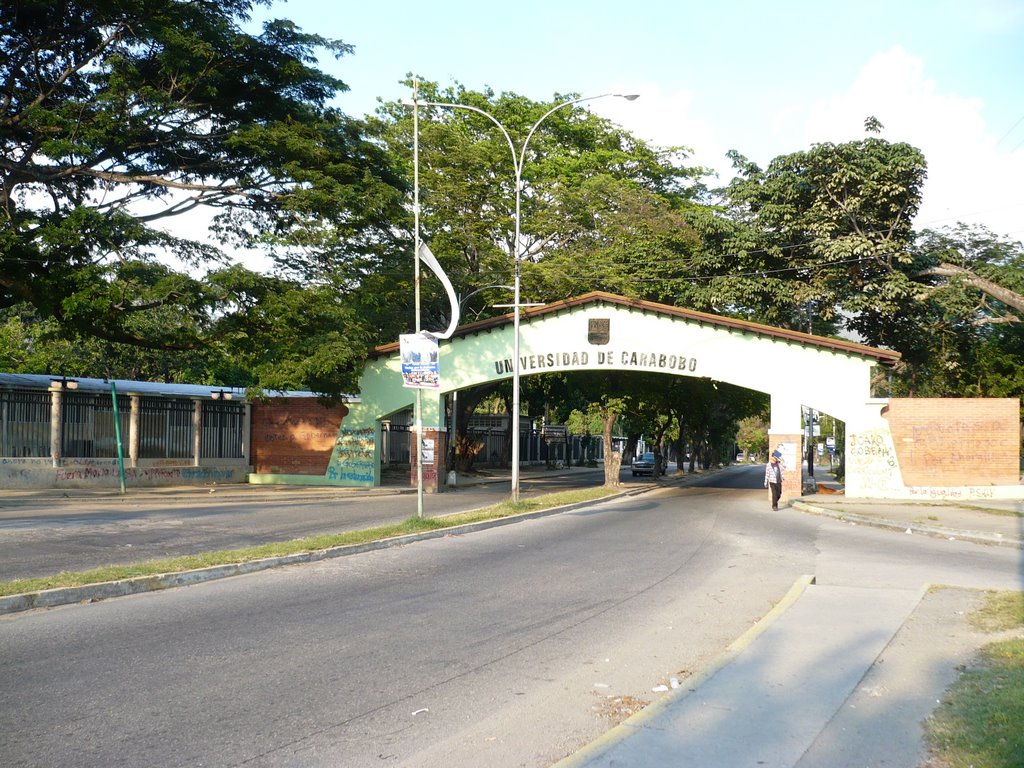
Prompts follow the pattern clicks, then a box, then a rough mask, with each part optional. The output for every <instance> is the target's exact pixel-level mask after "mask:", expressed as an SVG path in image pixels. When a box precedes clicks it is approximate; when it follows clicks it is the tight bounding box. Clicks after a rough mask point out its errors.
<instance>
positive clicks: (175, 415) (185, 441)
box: [122, 397, 195, 459]
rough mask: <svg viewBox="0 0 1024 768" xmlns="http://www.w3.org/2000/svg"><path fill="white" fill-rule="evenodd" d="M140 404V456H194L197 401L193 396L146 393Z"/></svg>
mask: <svg viewBox="0 0 1024 768" xmlns="http://www.w3.org/2000/svg"><path fill="white" fill-rule="evenodd" d="M139 406H140V407H139V458H140V459H189V458H192V455H193V453H194V450H195V426H194V424H193V418H194V415H195V405H194V404H193V403H192V401H191V400H164V399H161V398H155V397H143V398H141V401H140V403H139ZM122 434H127V433H125V432H123V431H122Z"/></svg>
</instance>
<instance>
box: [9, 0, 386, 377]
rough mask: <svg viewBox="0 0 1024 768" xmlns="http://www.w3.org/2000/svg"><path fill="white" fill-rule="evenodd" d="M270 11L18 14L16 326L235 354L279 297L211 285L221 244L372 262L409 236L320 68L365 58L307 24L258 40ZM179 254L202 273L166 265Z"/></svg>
mask: <svg viewBox="0 0 1024 768" xmlns="http://www.w3.org/2000/svg"><path fill="white" fill-rule="evenodd" d="M253 7H254V3H253V2H250V1H249V0H219V1H218V2H179V1H178V0H106V1H104V2H83V1H80V0H18V1H17V2H15V3H9V4H7V5H6V6H5V10H4V13H3V15H2V16H0V51H2V52H3V56H2V59H0V103H2V110H0V309H5V308H12V307H15V306H17V305H19V304H27V305H30V306H31V307H33V308H34V309H35V311H36V312H38V313H39V315H40V316H41V317H42V318H44V319H52V320H54V321H55V322H56V323H57V324H58V325H59V327H60V328H61V329H63V330H64V331H65V332H66V333H67V334H69V335H76V334H78V335H82V336H85V337H89V338H96V339H103V340H106V341H109V342H114V343H124V344H130V345H136V346H142V347H150V348H154V349H190V348H196V347H198V346H201V345H203V344H206V343H210V342H212V341H214V340H219V341H220V342H222V343H223V341H224V339H225V338H226V336H227V335H229V334H230V333H231V332H232V330H233V329H234V326H235V325H237V324H238V323H244V322H246V320H245V319H244V318H241V317H240V316H239V315H240V313H242V314H244V313H245V312H246V311H247V308H248V306H250V305H251V303H252V300H253V295H251V294H246V293H245V291H246V289H247V288H248V287H250V286H252V285H254V284H256V283H259V282H260V280H259V279H255V278H254V279H253V280H250V281H248V284H247V283H246V281H244V280H242V281H240V280H237V279H234V278H233V277H232V274H235V273H233V272H228V273H226V274H225V275H223V276H221V277H215V278H213V279H206V278H205V277H204V276H203V274H202V271H203V270H208V269H211V268H212V269H216V268H218V267H219V266H221V265H223V264H225V263H226V258H225V256H224V254H223V253H221V252H220V251H219V250H218V249H217V248H216V247H215V246H214V245H212V244H211V240H210V237H209V235H211V234H212V235H213V236H214V237H216V238H219V240H220V241H221V242H226V243H229V244H231V245H239V244H245V245H259V244H261V243H269V244H272V245H274V246H276V247H278V248H280V247H281V246H282V245H283V244H289V243H291V242H293V241H294V240H296V239H300V240H301V237H302V233H304V232H308V231H309V230H310V229H312V228H319V229H320V230H323V229H330V230H332V231H334V232H335V233H336V234H335V239H336V240H337V241H343V242H344V243H345V248H346V249H347V251H348V252H349V253H350V254H352V255H353V258H356V257H363V256H365V254H366V253H367V252H369V251H371V250H373V249H374V248H376V247H378V243H380V242H381V241H385V240H389V239H390V238H391V232H392V226H391V222H392V219H393V218H394V213H395V211H396V210H397V208H398V205H399V204H400V202H401V195H402V189H401V186H402V185H401V180H400V178H399V177H398V176H396V175H395V174H394V173H393V171H392V169H391V167H390V165H389V161H388V157H387V156H386V154H385V153H383V152H382V151H381V149H380V148H379V147H378V146H377V145H375V144H374V143H372V142H370V141H367V140H366V139H365V138H364V137H363V135H362V132H361V125H360V124H359V123H358V122H357V121H353V120H351V119H349V118H347V117H346V116H345V115H343V114H341V113H340V112H339V111H338V110H336V109H335V108H333V107H331V106H330V100H331V99H332V98H333V96H334V95H335V94H337V93H338V92H339V91H342V90H345V85H344V83H343V82H341V81H340V80H338V79H336V78H334V77H331V76H328V75H326V74H325V73H323V72H322V71H320V70H319V69H317V68H316V66H315V63H316V54H317V53H318V52H327V53H329V54H331V55H334V56H342V55H343V54H346V53H348V52H349V51H350V48H349V47H348V46H347V45H345V44H344V43H342V42H340V41H336V40H329V39H326V38H323V37H320V36H318V35H311V34H307V33H303V32H301V31H300V30H299V29H297V28H296V27H295V26H294V25H293V24H292V23H291V22H288V21H270V22H267V23H265V24H264V25H263V29H262V32H261V33H260V34H258V35H253V34H249V33H247V32H245V31H243V29H242V26H241V25H242V24H243V23H244V22H247V21H249V19H250V13H251V11H252V9H253ZM200 208H203V209H208V210H210V211H211V212H212V213H213V214H214V217H213V219H212V221H213V224H212V226H211V227H210V230H209V232H206V231H204V232H201V233H198V234H197V235H195V236H185V235H181V234H178V235H174V234H170V233H169V231H168V230H166V229H162V228H161V224H162V223H163V222H166V221H168V220H170V219H172V218H174V217H179V216H181V215H182V214H185V213H189V212H195V211H197V210H198V209H200ZM168 254H169V255H172V256H173V257H174V258H175V259H176V260H177V261H179V262H182V263H184V264H185V269H184V270H182V271H176V270H174V269H172V268H170V267H168V266H165V263H162V262H161V257H166V256H167V255H168ZM287 255H288V258H289V261H288V266H289V267H293V266H294V264H293V261H292V260H293V258H294V254H293V253H288V254H287ZM166 261H167V260H166V258H164V262H166ZM277 287H278V288H282V286H281V285H280V284H278V286H277ZM267 288H268V286H267V284H266V283H264V284H262V286H261V289H260V290H261V291H263V290H265V289H267ZM289 290H290V289H289ZM263 295H265V294H263ZM339 295H340V292H339V293H338V294H336V295H335V296H334V297H333V298H332V299H331V300H332V301H337V300H338V297H339ZM279 309H281V310H282V311H285V310H286V309H287V307H286V306H285V305H284V303H281V304H280V305H279ZM292 317H293V320H294V324H295V326H297V327H301V326H303V324H304V323H305V322H306V319H305V317H304V316H303V314H302V313H299V314H293V316H292ZM146 318H159V320H155V319H146ZM354 319H355V318H349V320H350V321H351V320H354ZM225 326H226V328H225ZM314 333H316V331H314ZM359 335H361V334H354V336H359ZM358 341H359V340H358V339H357V338H354V339H353V344H354V345H355V346H356V349H357V351H358V350H359V347H358ZM344 357H347V358H349V359H350V361H351V359H353V358H354V356H352V355H345V356H344ZM289 359H290V362H294V358H293V357H292V356H289ZM257 362H259V361H257ZM260 364H261V365H264V366H271V367H272V362H271V361H270V360H269V359H263V360H262V362H261V363H260ZM311 365H312V367H314V368H322V366H321V365H320V364H318V363H315V362H313V363H311ZM279 373H280V372H279ZM276 378H281V376H280V375H278V376H276ZM285 378H287V377H285ZM347 378H348V380H349V383H350V382H351V380H352V377H351V375H349V376H348V377H347ZM320 383H321V384H323V383H325V382H320ZM344 383H345V382H342V381H334V382H329V383H328V387H327V388H328V390H331V391H338V390H339V387H340V386H341V385H342V384H344Z"/></svg>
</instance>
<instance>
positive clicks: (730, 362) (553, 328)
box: [325, 293, 899, 485]
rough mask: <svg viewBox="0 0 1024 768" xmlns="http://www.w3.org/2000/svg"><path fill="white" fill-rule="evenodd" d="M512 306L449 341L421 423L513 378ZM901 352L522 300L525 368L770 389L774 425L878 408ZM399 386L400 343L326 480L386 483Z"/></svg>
mask: <svg viewBox="0 0 1024 768" xmlns="http://www.w3.org/2000/svg"><path fill="white" fill-rule="evenodd" d="M514 341H515V339H514V322H513V318H512V316H511V315H505V316H502V317H499V318H493V319H489V320H484V321H480V322H477V323H471V324H469V325H465V326H461V327H460V328H458V329H457V330H456V332H455V334H454V335H453V338H452V339H449V340H447V341H443V342H441V345H440V350H439V366H440V374H441V386H440V388H439V389H437V390H421V391H420V392H421V395H420V396H421V399H422V403H421V407H420V413H421V415H422V418H421V420H422V426H423V428H424V429H427V430H443V429H444V428H445V424H444V408H443V397H444V395H446V394H448V393H451V392H454V391H458V390H461V389H465V388H467V387H473V386H478V385H481V384H485V383H488V382H492V381H496V380H504V379H510V378H512V376H513V369H514V365H513V362H512V360H513V355H512V351H513V349H514ZM898 359H899V355H898V354H897V353H894V352H890V351H887V350H880V349H876V348H873V347H867V346H864V345H860V344H855V343H853V342H848V341H843V340H838V339H832V338H825V337H820V336H813V335H810V334H804V333H799V332H796V331H791V330H787V329H780V328H773V327H771V326H766V325H760V324H757V323H750V322H746V321H742V320H736V319H733V318H726V317H721V316H718V315H711V314H706V313H700V312H693V311H690V310H683V309H679V308H676V307H670V306H666V305H661V304H654V303H651V302H642V301H636V300H630V299H626V298H623V297H621V296H615V295H612V294H605V293H591V294H587V295H586V296H581V297H578V298H575V299H570V300H566V301H562V302H558V303H555V304H549V305H546V306H544V307H540V308H535V309H529V310H524V311H523V313H522V315H521V320H520V376H521V377H525V376H531V375H534V374H538V373H550V372H560V371H561V372H564V371H583V370H617V371H637V372H641V371H643V372H658V373H666V374H674V375H680V376H694V377H700V378H708V379H712V380H715V381H722V382H728V383H730V384H735V385H737V386H741V387H746V388H748V389H753V390H757V391H760V392H766V393H768V394H769V395H771V402H772V425H771V431H772V432H774V433H779V434H799V432H800V428H799V425H800V406H801V405H805V406H811V407H813V408H815V409H816V410H820V411H824V412H827V413H829V414H831V415H833V416H835V417H836V418H839V419H841V420H844V421H847V422H848V423H853V424H858V423H860V422H861V421H865V420H870V419H871V418H872V407H874V412H875V413H877V404H876V403H873V402H872V401H871V398H870V385H871V376H872V370H873V368H874V367H875V366H877V365H879V364H881V365H890V366H891V365H893V364H894V363H895V362H896V361H898ZM416 397H417V395H416V390H413V389H409V388H406V387H404V386H403V382H402V375H401V361H400V359H399V350H398V345H397V344H389V345H386V346H383V347H380V348H378V349H377V350H376V352H375V357H374V358H373V359H371V360H370V361H368V363H367V365H366V368H365V370H364V372H363V375H362V377H361V379H360V396H359V398H358V400H353V401H352V402H350V403H348V408H349V414H348V416H347V417H346V419H345V423H344V425H343V428H342V432H341V434H340V435H339V438H338V442H337V445H336V447H335V451H334V454H333V455H332V457H331V461H330V465H329V467H328V472H327V477H326V478H325V479H326V481H328V482H332V483H337V484H340V485H375V484H379V482H380V456H379V446H380V444H381V440H380V420H381V419H382V418H386V417H387V416H388V415H390V414H393V413H397V412H400V411H403V410H407V409H409V408H410V407H413V405H414V403H415V401H416Z"/></svg>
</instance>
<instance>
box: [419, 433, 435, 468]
mask: <svg viewBox="0 0 1024 768" xmlns="http://www.w3.org/2000/svg"><path fill="white" fill-rule="evenodd" d="M420 451H422V453H421V455H422V456H423V463H424V464H433V463H434V441H433V439H431V438H429V437H424V438H423V440H422V442H420Z"/></svg>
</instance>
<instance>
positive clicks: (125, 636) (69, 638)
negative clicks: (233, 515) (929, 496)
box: [0, 488, 1020, 768]
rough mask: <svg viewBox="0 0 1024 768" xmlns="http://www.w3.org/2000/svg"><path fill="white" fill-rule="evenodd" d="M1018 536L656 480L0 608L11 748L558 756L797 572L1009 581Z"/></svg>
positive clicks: (261, 758) (914, 583) (453, 763)
mask: <svg viewBox="0 0 1024 768" xmlns="http://www.w3.org/2000/svg"><path fill="white" fill-rule="evenodd" d="M1019 558H1020V553H1019V552H1018V551H1015V550H1009V549H1004V548H990V547H979V546H976V545H971V544H966V543H963V542H950V541H945V540H936V539H925V538H922V537H905V536H901V535H899V534H893V533H891V532H886V531H879V530H875V529H868V528H860V527H851V526H848V525H843V524H841V523H839V522H837V521H834V520H830V519H823V518H817V517H808V516H804V515H801V514H799V513H796V512H793V511H784V512H781V513H771V512H766V511H764V499H763V497H762V492H761V491H760V490H758V491H746V490H730V489H722V488H687V489H678V488H669V489H662V490H657V491H653V492H652V493H650V494H646V495H643V496H639V497H630V498H625V499H620V500H618V501H615V502H610V503H601V504H595V505H593V506H592V507H588V508H587V509H581V510H576V511H573V512H569V513H564V514H560V515H555V516H551V517H546V518H541V519H536V520H531V521H526V522H522V523H518V524H515V525H511V526H505V527H502V528H495V529H491V530H487V531H481V532H477V533H473V534H470V535H465V536H451V537H446V538H442V539H434V540H430V541H424V542H420V543H416V544H413V545H410V546H406V547H401V548H395V549H390V550H382V551H375V552H369V553H364V554H361V555H355V556H351V557H347V558H341V559H337V560H330V561H323V562H319V563H316V564H313V565H305V566H300V567H291V568H282V569H278V570H274V571H269V572H263V573H260V574H254V575H251V576H244V577H237V578H232V579H225V580H222V581H217V582H209V583H206V584H201V585H196V586H193V587H188V588H183V589H176V590H170V591H166V592H160V593H150V594H144V595H137V596H134V597H129V598H123V599H117V600H110V601H104V602H100V603H96V604H91V605H78V606H66V607H63V608H58V609H52V610H46V611H33V612H28V613H24V614H14V615H11V616H8V617H5V618H3V619H0V659H2V662H0V690H2V691H3V692H4V696H3V697H2V699H0V762H2V763H3V764H4V765H5V766H52V765H75V766H82V767H83V768H87V767H88V766H109V765H119V766H152V767H154V768H157V767H159V766H198V765H213V766H241V765H246V766H274V767H277V766H304V767H309V766H335V767H337V766H368V765H401V766H439V765H444V766H450V767H451V768H463V767H466V768H468V767H469V766H473V768H477V767H478V766H481V765H487V766H489V767H494V768H501V767H502V766H549V765H551V764H552V763H553V762H555V761H556V760H558V759H559V758H561V757H563V756H565V755H567V754H570V753H571V752H573V751H575V750H576V749H578V748H580V747H582V746H583V745H584V744H586V743H588V742H589V741H591V740H592V739H594V738H596V737H597V736H598V735H600V734H601V733H602V732H603V731H604V730H606V729H607V728H608V727H610V726H611V725H612V724H614V722H616V721H617V720H618V719H621V718H622V717H624V716H625V715H626V714H628V713H629V711H630V710H631V709H633V708H635V707H637V706H639V705H640V704H641V703H645V702H649V701H651V700H653V699H654V698H656V697H657V695H658V694H656V693H654V692H652V688H654V687H655V686H658V685H660V684H669V683H670V681H671V678H673V677H675V678H677V679H685V677H686V676H687V675H689V674H690V673H691V672H692V671H694V670H696V669H699V668H700V667H701V666H702V665H703V664H706V663H707V662H708V661H709V660H710V659H711V658H713V657H714V656H715V655H717V653H719V652H720V651H721V650H722V649H723V648H724V647H725V646H726V645H727V644H728V643H729V642H731V641H732V640H733V639H735V638H736V637H738V636H739V635H740V634H742V633H743V632H744V631H745V630H746V629H747V628H749V627H750V626H751V624H752V623H753V622H754V621H756V620H757V619H758V618H759V617H761V616H762V615H764V613H765V612H767V611H768V610H769V609H770V608H771V606H772V605H773V604H774V603H775V602H776V601H777V600H778V599H779V598H780V597H781V596H782V595H783V594H784V593H785V592H786V590H787V589H788V588H789V587H790V586H791V585H792V583H793V582H794V580H795V579H796V578H798V577H799V576H800V575H802V574H808V573H810V574H815V575H816V576H817V578H818V581H819V583H824V584H840V585H842V584H857V585H861V586H869V587H877V588H879V589H886V588H900V589H906V588H908V587H909V588H916V587H918V586H920V585H921V584H924V583H926V582H933V583H945V584H956V585H960V586H965V587H976V588H989V587H996V588H1013V587H1016V588H1020V583H1019V581H1020V580H1019V570H1018V560H1019Z"/></svg>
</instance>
